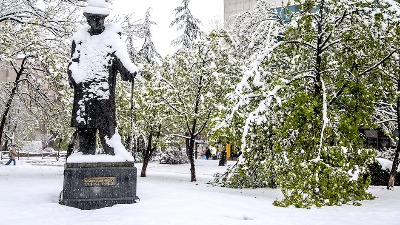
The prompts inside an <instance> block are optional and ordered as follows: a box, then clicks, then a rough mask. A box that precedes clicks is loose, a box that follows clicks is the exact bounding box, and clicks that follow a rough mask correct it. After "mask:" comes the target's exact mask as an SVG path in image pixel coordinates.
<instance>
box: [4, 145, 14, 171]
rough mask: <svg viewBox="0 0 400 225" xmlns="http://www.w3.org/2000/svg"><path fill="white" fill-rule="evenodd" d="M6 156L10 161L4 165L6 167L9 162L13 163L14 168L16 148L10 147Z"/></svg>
mask: <svg viewBox="0 0 400 225" xmlns="http://www.w3.org/2000/svg"><path fill="white" fill-rule="evenodd" d="M8 155H9V156H10V160H8V162H7V163H6V165H10V163H11V162H13V161H14V166H15V164H16V163H15V157H16V156H17V148H16V145H15V144H12V145H11V148H10V151H9V152H8Z"/></svg>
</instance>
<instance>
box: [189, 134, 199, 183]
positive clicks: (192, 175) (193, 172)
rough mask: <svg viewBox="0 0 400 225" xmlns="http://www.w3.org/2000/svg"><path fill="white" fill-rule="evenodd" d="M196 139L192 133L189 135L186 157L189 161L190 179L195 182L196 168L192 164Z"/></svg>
mask: <svg viewBox="0 0 400 225" xmlns="http://www.w3.org/2000/svg"><path fill="white" fill-rule="evenodd" d="M195 140H196V137H195V136H193V135H190V140H189V149H188V158H189V161H190V181H191V182H196V181H197V180H196V169H195V166H194V152H193V149H194V142H195Z"/></svg>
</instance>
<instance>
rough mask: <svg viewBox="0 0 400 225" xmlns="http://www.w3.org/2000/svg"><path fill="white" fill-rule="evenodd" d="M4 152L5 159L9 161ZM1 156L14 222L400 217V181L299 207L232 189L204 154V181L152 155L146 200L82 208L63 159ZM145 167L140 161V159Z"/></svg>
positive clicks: (272, 193) (365, 222)
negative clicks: (328, 203) (69, 197)
mask: <svg viewBox="0 0 400 225" xmlns="http://www.w3.org/2000/svg"><path fill="white" fill-rule="evenodd" d="M4 161H5V160H4V159H3V162H2V163H3V164H4ZM3 164H0V224H4V225H6V224H13V225H47V224H51V225H53V224H57V225H92V224H93V225H102V224H107V225H122V224H126V225H135V224H137V225H161V224H162V225H169V224H170V225H180V224H182V225H192V224H193V225H194V224H198V225H213V224H215V225H217V224H218V225H225V224H226V225H236V224H246V225H253V224H259V225H269V224H270V225H302V224H304V225H317V224H318V225H320V224H324V225H327V224H330V225H339V224H340V225H346V224H351V225H380V224H382V225H399V224H400V188H399V187H397V188H395V190H392V191H388V190H386V189H385V188H384V187H371V192H372V193H373V194H374V195H375V196H377V199H375V200H373V201H364V202H362V204H363V205H362V206H360V207H358V206H352V205H346V206H342V207H324V208H312V209H310V210H307V209H297V208H294V207H290V208H278V207H274V206H273V205H272V202H273V201H274V200H275V199H276V198H280V197H281V193H280V191H279V190H276V189H275V190H274V189H245V190H238V189H227V188H221V187H213V186H210V185H208V184H207V182H208V181H209V180H211V179H212V174H213V173H215V172H222V171H223V170H224V168H223V167H218V161H212V160H209V161H207V160H197V161H196V164H197V167H196V169H197V177H198V182H197V183H191V182H189V180H190V176H189V165H160V164H158V163H151V164H150V165H149V168H148V170H147V172H148V174H147V175H148V177H147V178H140V177H139V178H138V184H137V186H138V190H137V195H138V196H139V197H140V199H141V201H140V202H138V203H137V204H131V205H116V206H114V207H109V208H103V209H98V210H92V211H83V210H79V209H75V208H71V207H66V206H62V205H59V204H58V195H59V193H60V191H61V189H62V182H63V163H62V162H52V161H47V162H43V161H35V160H30V161H27V160H25V161H24V160H20V161H17V166H5V165H3ZM136 166H137V167H138V170H140V168H141V164H137V165H136Z"/></svg>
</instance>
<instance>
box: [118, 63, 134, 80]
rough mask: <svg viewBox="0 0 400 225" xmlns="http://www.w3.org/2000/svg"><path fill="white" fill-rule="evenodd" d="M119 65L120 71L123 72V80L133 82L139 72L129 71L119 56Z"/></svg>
mask: <svg viewBox="0 0 400 225" xmlns="http://www.w3.org/2000/svg"><path fill="white" fill-rule="evenodd" d="M117 67H118V71H119V73H120V74H121V78H122V80H123V81H130V82H132V81H133V79H134V78H135V76H136V74H137V72H136V71H134V72H133V73H132V72H131V71H129V70H128V69H127V68H126V67H125V65H124V63H123V62H122V61H121V59H119V58H117Z"/></svg>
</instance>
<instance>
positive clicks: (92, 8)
mask: <svg viewBox="0 0 400 225" xmlns="http://www.w3.org/2000/svg"><path fill="white" fill-rule="evenodd" d="M109 14H110V9H109V8H108V7H107V3H106V1H105V0H88V4H87V5H86V7H85V8H84V10H83V15H84V16H85V17H86V20H87V22H88V24H89V26H90V32H91V33H92V34H100V33H101V32H103V30H104V20H105V18H106V17H107V16H108V15H109Z"/></svg>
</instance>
